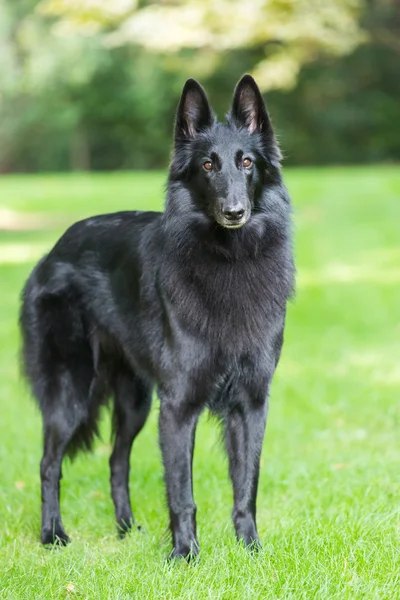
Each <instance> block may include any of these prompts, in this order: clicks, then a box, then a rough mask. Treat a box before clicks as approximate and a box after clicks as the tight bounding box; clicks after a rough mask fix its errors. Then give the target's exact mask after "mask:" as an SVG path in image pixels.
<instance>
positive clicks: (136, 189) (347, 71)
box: [0, 0, 400, 600]
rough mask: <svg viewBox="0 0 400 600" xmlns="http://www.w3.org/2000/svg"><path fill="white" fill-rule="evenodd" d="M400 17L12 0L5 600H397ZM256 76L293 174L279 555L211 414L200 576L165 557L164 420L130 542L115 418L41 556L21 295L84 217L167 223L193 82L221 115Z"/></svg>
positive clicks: (279, 4) (265, 2) (267, 493)
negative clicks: (183, 100)
mask: <svg viewBox="0 0 400 600" xmlns="http://www.w3.org/2000/svg"><path fill="white" fill-rule="evenodd" d="M399 12H400V11H399V3H398V2H397V1H395V0H370V1H369V0H325V1H323V0H307V1H306V0H252V2H247V3H246V2H244V1H243V0H241V1H240V2H239V1H237V0H213V1H212V0H202V1H201V2H200V1H199V0H189V1H187V2H180V1H179V0H173V1H168V0H163V1H159V2H156V1H154V2H152V1H144V2H143V1H138V0H136V1H135V0H109V1H106V0H41V1H40V2H38V1H33V0H0V173H1V174H2V176H0V287H1V294H0V309H1V310H0V466H1V475H0V599H1V600H3V599H7V600H16V599H17V600H19V599H26V600H32V599H33V598H34V599H35V600H36V599H41V598H43V599H44V600H48V599H50V598H51V599H58V598H60V599H63V600H65V599H66V598H68V599H76V600H79V599H83V598H88V599H89V600H92V599H94V600H103V599H104V600H114V599H115V600H132V599H138V600H139V599H140V600H144V599H151V600H153V599H160V600H161V599H162V600H166V599H170V598H171V599H172V598H173V599H175V598H176V599H179V600H182V599H183V600H189V599H190V600H203V599H204V600H206V599H212V600H216V599H221V600H246V599H248V600H255V599H260V600H266V599H267V598H268V599H269V598H271V599H273V600H277V599H281V600H284V599H286V598H287V599H290V600H299V599H304V600H308V599H314V598H315V599H320V598H321V599H322V598H324V599H325V598H326V599H327V600H334V599H337V600H347V599H348V600H354V599H358V598H359V599H360V600H361V599H362V600H365V598H368V599H369V598H371V600H372V599H374V600H377V599H379V600H386V599H387V600H394V599H397V598H399V589H400V553H399V547H400V505H399V498H400V477H399V464H400V444H399V425H400V403H399V389H400V368H399V365H400V336H399V333H400V309H399V307H400V285H399V283H400V269H399V264H400V262H399V261H400V225H399V224H400V169H399V166H398V162H399V159H400V77H399V74H400V69H399V62H400V61H399V59H400V14H399ZM246 71H250V72H251V73H252V74H253V75H254V76H255V77H256V79H257V82H258V83H259V85H260V87H261V88H262V90H263V92H265V97H266V99H267V103H268V107H269V109H270V112H271V115H272V118H273V121H274V124H275V128H276V130H277V134H278V138H279V140H280V143H281V146H282V149H283V153H284V156H285V162H284V165H285V169H284V175H285V182H286V183H287V185H288V188H289V192H290V194H291V197H292V199H293V204H294V223H295V226H294V235H295V242H294V247H295V254H296V264H297V269H298V274H297V297H296V299H295V302H294V303H291V304H290V306H289V311H288V319H287V328H286V334H285V336H286V337H285V340H286V341H285V346H284V351H283V355H282V359H281V361H280V364H279V369H278V371H277V374H276V377H275V379H274V382H273V386H272V392H271V402H270V413H269V422H268V427H267V435H266V440H265V443H264V449H263V456H262V463H261V479H260V488H259V499H258V522H259V531H260V535H261V539H262V541H263V544H264V550H263V551H262V552H260V553H259V556H258V557H257V558H256V559H255V558H254V557H252V556H250V555H249V554H247V553H246V552H245V551H244V549H243V548H241V547H240V546H239V545H238V544H237V543H236V541H235V539H234V535H233V528H232V525H231V520H230V512H231V507H232V491H231V486H230V483H229V478H228V468H227V464H226V461H225V460H224V452H223V448H222V444H221V443H220V438H221V435H220V432H219V430H218V427H216V424H215V423H213V422H212V421H211V422H210V421H209V420H207V418H206V415H204V417H202V418H201V421H200V427H199V431H198V435H197V438H196V450H195V461H194V462H195V468H194V491H195V498H196V503H197V506H198V526H199V537H200V543H201V547H202V553H201V559H200V563H199V564H198V565H196V566H195V567H193V568H192V567H188V566H187V565H186V564H181V565H176V566H175V567H174V568H170V567H169V566H168V565H167V564H166V563H165V560H164V559H165V556H166V554H167V552H168V551H169V549H170V541H169V539H168V534H167V533H166V532H167V528H168V515H167V510H166V506H165V491H164V485H163V474H162V465H161V457H160V452H159V449H158V444H157V431H156V430H157V403H155V409H154V410H153V412H152V415H151V417H150V421H149V423H148V425H147V426H146V427H145V429H144V431H143V433H142V434H141V435H140V436H139V439H138V441H137V442H135V446H134V449H133V453H132V461H131V462H132V473H131V478H130V484H131V492H132V501H133V509H134V512H135V515H136V517H137V519H138V522H139V523H141V524H142V525H143V526H144V530H145V533H144V535H138V534H136V533H134V534H133V535H131V536H129V537H128V538H127V539H126V540H125V541H124V542H120V541H119V540H118V539H117V536H116V533H115V528H114V523H113V521H114V516H113V506H112V502H111V497H110V493H109V484H108V479H109V474H108V465H107V463H108V457H109V455H110V453H111V444H110V419H109V417H108V415H107V413H106V411H105V413H104V417H105V418H103V419H102V423H101V432H102V438H101V440H99V441H98V442H97V443H96V446H95V451H94V453H93V455H90V456H88V455H80V456H79V457H78V458H77V459H76V461H75V462H74V464H72V465H71V464H70V463H69V462H68V461H66V464H65V466H64V468H63V475H64V478H63V480H62V487H61V497H62V512H63V516H64V524H65V526H66V530H67V532H68V533H69V534H70V535H71V538H72V543H71V545H70V546H69V547H68V548H65V549H63V550H62V551H57V550H56V549H53V550H51V551H49V550H45V549H43V548H42V547H41V546H40V543H39V530H40V484H39V462H40V457H41V451H42V448H41V446H42V429H41V427H42V426H41V418H40V415H39V412H38V410H37V409H36V407H35V405H34V403H33V402H32V401H31V399H30V398H29V391H28V390H27V389H26V386H24V383H23V382H22V381H21V377H20V374H19V365H18V348H19V334H18V310H19V294H20V290H21V288H22V286H23V283H24V281H25V280H26V278H27V277H28V274H29V272H30V271H31V269H32V268H33V266H34V264H35V262H36V261H37V260H38V259H39V258H40V257H41V256H42V255H43V254H44V253H46V252H47V251H48V250H49V249H50V248H51V246H52V245H53V244H54V243H55V241H56V240H57V238H58V237H59V236H60V235H61V234H62V232H63V231H64V230H65V229H66V227H68V226H69V225H70V224H71V223H72V222H74V221H76V220H78V219H79V218H83V217H86V216H89V215H93V214H98V213H103V212H111V211H117V210H122V209H140V210H147V209H150V210H161V209H162V206H163V199H164V189H163V188H164V183H165V178H166V166H167V164H168V159H169V152H170V146H171V133H172V122H173V118H174V112H175V107H176V105H177V102H178V98H179V94H180V92H181V89H182V86H183V83H184V80H185V79H186V78H187V77H195V78H197V79H199V80H200V81H201V83H202V84H203V85H204V86H205V87H206V89H207V91H208V93H209V96H210V100H211V102H212V104H213V105H214V107H215V109H216V110H217V112H218V114H219V116H220V117H223V115H224V113H225V112H226V111H227V110H228V108H229V104H230V101H231V96H232V91H233V86H234V84H235V83H236V81H237V80H238V79H239V77H240V76H241V75H242V74H243V73H244V72H246ZM352 163H357V166H356V165H354V164H352ZM379 163H381V164H379ZM382 163H391V164H382ZM150 169H151V171H150ZM100 170H102V171H106V170H107V171H112V172H102V173H93V172H92V171H100ZM57 171H63V172H62V173H58V172H57ZM75 171H85V172H79V173H76V172H75Z"/></svg>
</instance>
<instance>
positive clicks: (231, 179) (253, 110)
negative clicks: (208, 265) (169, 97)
mask: <svg viewBox="0 0 400 600" xmlns="http://www.w3.org/2000/svg"><path fill="white" fill-rule="evenodd" d="M280 158H281V155H280V152H279V148H278V145H277V143H276V140H275V137H274V133H273V130H272V126H271V121H270V119H269V116H268V112H267V110H266V107H265V104H264V101H263V98H262V96H261V93H260V90H259V89H258V86H257V84H256V82H255V81H254V79H253V78H252V77H251V76H250V75H244V77H242V79H241V80H240V81H239V83H238V84H237V86H236V89H235V91H234V95H233V103H232V109H231V112H230V113H229V115H228V117H227V123H226V124H222V123H217V121H216V118H215V116H214V113H213V111H212V109H211V107H210V105H209V102H208V100H207V96H206V94H205V92H204V90H203V88H202V87H201V86H200V84H199V83H197V81H195V80H194V79H189V80H188V81H187V82H186V84H185V86H184V88H183V91H182V96H181V99H180V102H179V106H178V110H177V116H176V123H175V151H174V156H173V159H172V163H171V175H170V177H171V179H172V180H179V181H184V182H185V186H186V187H187V188H188V189H189V191H190V192H191V197H192V199H193V201H194V202H195V204H196V207H197V208H198V209H199V210H201V211H203V212H204V213H205V214H207V215H208V217H211V218H212V219H214V220H215V221H216V222H217V223H218V224H219V225H220V226H222V227H225V228H229V229H236V228H240V227H242V226H243V225H245V224H246V223H247V221H248V220H249V219H250V217H251V214H252V212H253V211H255V210H257V208H258V207H257V202H258V199H259V197H260V194H261V189H262V186H263V184H264V183H265V179H266V177H270V178H271V177H273V174H274V172H275V173H279V160H280Z"/></svg>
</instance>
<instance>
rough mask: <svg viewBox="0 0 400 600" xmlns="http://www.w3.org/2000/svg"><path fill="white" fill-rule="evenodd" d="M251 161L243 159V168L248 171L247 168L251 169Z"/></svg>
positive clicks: (247, 158)
mask: <svg viewBox="0 0 400 600" xmlns="http://www.w3.org/2000/svg"><path fill="white" fill-rule="evenodd" d="M252 163H253V161H252V160H251V158H249V157H248V156H247V157H246V158H244V159H243V163H242V164H243V166H244V168H245V169H248V168H249V167H251V165H252Z"/></svg>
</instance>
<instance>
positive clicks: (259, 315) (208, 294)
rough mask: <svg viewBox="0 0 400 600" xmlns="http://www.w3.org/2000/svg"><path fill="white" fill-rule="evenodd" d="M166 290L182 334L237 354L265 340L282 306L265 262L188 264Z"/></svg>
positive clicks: (280, 295) (276, 287)
mask: <svg viewBox="0 0 400 600" xmlns="http://www.w3.org/2000/svg"><path fill="white" fill-rule="evenodd" d="M166 288H167V289H166V291H167V297H168V299H169V304H170V309H171V311H172V312H173V315H174V318H175V319H176V320H177V322H178V323H179V324H180V326H181V327H182V328H183V329H184V330H185V331H188V332H189V333H190V334H191V335H194V336H199V337H201V338H203V339H205V340H207V341H208V343H210V344H211V345H212V346H214V347H216V346H218V347H220V348H228V347H229V348H232V349H235V348H236V349H237V350H238V351H240V352H242V351H246V350H248V349H251V348H253V347H254V346H259V345H260V343H261V344H262V342H263V340H267V339H268V333H269V330H271V329H275V326H274V325H275V322H276V319H277V318H279V317H280V316H281V315H282V313H283V312H284V307H285V302H286V299H285V298H284V297H283V294H282V293H281V290H280V289H279V281H278V280H277V277H276V275H275V272H274V270H273V269H272V268H271V266H270V265H268V264H267V261H264V263H262V262H259V263H249V262H247V263H243V264H232V265H223V266H221V265H218V264H217V265H216V264H213V263H209V264H206V263H202V264H200V265H193V268H190V265H189V266H188V267H187V268H186V269H185V270H184V271H183V272H180V273H178V274H176V275H175V277H174V278H172V279H171V280H169V281H168V282H167V286H166Z"/></svg>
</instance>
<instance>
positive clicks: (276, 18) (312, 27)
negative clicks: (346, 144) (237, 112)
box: [40, 0, 365, 90]
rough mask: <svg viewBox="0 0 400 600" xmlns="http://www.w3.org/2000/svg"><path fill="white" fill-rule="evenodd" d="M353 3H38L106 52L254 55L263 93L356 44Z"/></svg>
mask: <svg viewBox="0 0 400 600" xmlns="http://www.w3.org/2000/svg"><path fill="white" fill-rule="evenodd" d="M360 2H361V0H324V1H323V2H321V0H257V1H255V0H253V2H251V3H246V2H243V0H185V1H183V0H162V1H159V2H151V3H148V2H141V3H140V2H138V0H114V1H113V2H108V1H106V0H43V1H42V3H41V4H40V7H41V10H42V11H43V12H44V13H45V14H50V15H53V16H58V17H60V18H61V21H60V24H59V27H60V30H62V31H68V30H69V31H75V30H77V29H78V30H80V31H82V32H85V33H87V34H90V33H95V32H96V33H99V32H100V31H104V32H105V42H106V43H107V44H110V45H126V44H129V43H135V44H140V45H142V46H143V47H144V48H146V49H148V50H150V51H156V52H159V53H165V52H177V51H179V50H182V49H183V48H197V49H205V48H212V49H213V51H214V53H215V56H218V54H219V53H221V52H226V51H230V50H237V49H240V48H249V47H254V46H256V47H260V46H261V47H262V48H263V50H264V52H263V55H260V56H259V59H258V61H257V63H256V64H255V65H254V68H253V72H254V75H255V77H256V78H257V81H258V82H259V84H260V86H261V87H262V88H263V89H264V90H266V89H273V88H278V89H289V88H291V87H293V86H294V85H295V83H296V79H297V76H298V74H299V72H300V69H301V67H302V66H303V65H304V64H307V63H309V62H311V61H313V60H315V58H316V57H317V56H319V55H320V54H321V53H322V54H323V53H328V54H334V55H342V54H346V53H348V52H350V51H352V50H353V49H354V48H355V47H356V46H357V45H358V44H359V43H360V42H361V41H362V40H363V39H364V38H365V36H364V35H363V32H362V30H361V29H360V27H359V24H358V17H359V13H360ZM214 63H215V61H214Z"/></svg>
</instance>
